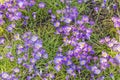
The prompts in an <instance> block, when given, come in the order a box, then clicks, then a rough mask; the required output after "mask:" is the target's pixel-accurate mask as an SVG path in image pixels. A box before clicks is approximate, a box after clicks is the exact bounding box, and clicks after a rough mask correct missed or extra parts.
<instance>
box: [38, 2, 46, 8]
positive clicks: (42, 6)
mask: <svg viewBox="0 0 120 80" xmlns="http://www.w3.org/2000/svg"><path fill="white" fill-rule="evenodd" d="M38 6H39V8H45V6H46V5H45V3H43V2H40V3H39V5H38Z"/></svg>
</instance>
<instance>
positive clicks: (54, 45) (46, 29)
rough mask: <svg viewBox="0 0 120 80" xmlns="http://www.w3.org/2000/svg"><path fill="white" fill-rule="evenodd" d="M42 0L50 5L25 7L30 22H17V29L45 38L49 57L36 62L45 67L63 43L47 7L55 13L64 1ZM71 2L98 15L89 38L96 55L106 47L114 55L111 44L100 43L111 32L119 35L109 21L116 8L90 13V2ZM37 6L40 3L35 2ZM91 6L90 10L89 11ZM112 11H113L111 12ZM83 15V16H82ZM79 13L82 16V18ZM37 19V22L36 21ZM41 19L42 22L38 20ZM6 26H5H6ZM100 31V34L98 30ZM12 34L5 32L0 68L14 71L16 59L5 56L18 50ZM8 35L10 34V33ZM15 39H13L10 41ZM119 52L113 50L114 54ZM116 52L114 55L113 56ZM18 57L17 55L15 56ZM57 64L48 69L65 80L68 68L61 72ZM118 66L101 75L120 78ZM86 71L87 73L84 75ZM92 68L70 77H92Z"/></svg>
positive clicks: (115, 79)
mask: <svg viewBox="0 0 120 80" xmlns="http://www.w3.org/2000/svg"><path fill="white" fill-rule="evenodd" d="M40 1H44V2H46V3H47V5H46V6H47V8H46V9H43V10H40V9H38V8H36V7H33V8H31V9H30V12H29V13H28V12H27V11H23V13H24V14H25V15H26V16H29V17H30V20H29V21H28V22H29V23H30V24H28V25H27V26H26V28H24V30H23V29H22V28H21V27H20V25H21V24H20V22H21V21H19V22H16V24H17V28H16V29H15V31H14V33H13V34H15V33H16V32H18V33H20V34H23V33H24V32H25V31H28V30H30V31H31V32H33V33H34V34H38V35H39V37H40V38H41V39H42V41H43V48H44V49H45V50H46V51H47V53H48V55H49V58H48V59H47V60H40V61H38V62H37V67H38V68H39V69H44V65H45V64H46V63H47V62H48V61H50V60H53V58H54V56H55V54H56V52H57V50H58V47H59V46H60V45H61V44H62V43H63V42H62V37H61V36H60V35H55V34H54V32H55V28H54V27H53V26H52V25H51V23H50V22H49V21H50V19H49V18H50V16H49V15H48V14H47V10H48V9H52V10H53V13H55V11H56V10H58V9H62V8H63V7H64V5H63V4H61V3H60V2H59V0H57V1H56V2H55V1H54V0H53V1H51V0H37V2H40ZM56 3H58V4H59V6H56ZM71 5H75V6H77V7H78V9H79V12H80V15H82V14H86V15H90V16H93V17H95V18H97V19H98V20H97V21H96V25H95V26H92V28H93V34H92V36H91V40H90V41H88V43H89V44H91V45H92V46H93V48H94V50H95V52H96V55H99V54H100V53H101V51H103V50H107V52H108V53H109V54H111V55H113V53H114V52H112V51H111V50H110V49H109V48H108V47H106V46H105V45H101V44H99V40H100V39H101V38H103V37H105V36H107V35H110V36H111V37H116V36H115V31H116V30H115V29H114V27H113V23H112V21H110V19H111V17H112V16H113V14H114V13H113V12H112V11H110V12H109V13H107V12H106V14H105V11H101V12H99V14H95V15H96V16H95V15H93V14H94V13H91V14H90V13H89V7H88V6H89V4H77V3H76V2H75V0H73V3H72V4H71ZM36 6H37V5H36ZM87 10H88V12H87ZM34 11H37V14H39V16H38V17H37V20H36V21H34V20H33V19H32V16H31V14H32V12H34ZM108 14H110V15H108ZM57 16H58V17H60V16H59V15H57ZM80 17H81V16H80ZM80 17H79V18H80ZM101 17H104V18H103V20H99V19H100V18H101ZM37 21H38V22H37ZM38 23H39V24H38ZM8 24H10V23H9V22H8V23H7V24H5V25H4V26H5V27H6V26H7V25H8ZM5 27H4V29H5ZM98 33H99V34H98ZM13 34H9V33H7V32H6V34H4V36H6V39H7V41H6V43H5V45H3V46H0V54H1V55H3V56H4V59H3V60H0V72H3V71H6V72H11V70H12V69H13V68H14V67H16V66H18V65H17V63H16V61H14V62H10V61H9V60H8V59H7V58H5V54H6V53H7V52H8V51H12V53H13V55H14V56H16V55H15V54H16V52H15V48H16V45H17V44H18V43H20V42H19V41H18V42H13V41H12V38H13ZM8 36H9V37H8ZM11 41H12V42H11ZM7 45H11V46H12V49H7V48H6V46H7ZM68 48H69V47H66V48H65V50H67V49H68ZM115 54H116V53H114V55H115ZM114 55H113V56H114ZM16 57H17V56H16ZM53 66H54V64H50V65H49V67H50V69H49V72H51V71H52V72H53V73H55V74H56V79H55V80H65V76H66V75H67V73H66V71H65V68H66V67H65V66H64V67H63V68H62V70H61V71H60V72H58V73H57V72H56V71H55V70H54V67H53ZM19 67H20V68H21V69H22V70H21V76H22V79H21V80H24V78H25V77H26V75H25V73H23V72H22V71H23V70H24V68H22V67H21V66H19ZM118 69H119V68H115V67H110V68H109V69H107V70H106V71H104V72H103V73H102V74H100V76H102V75H105V80H120V75H119V74H120V73H118V72H117V70H118ZM111 72H112V73H114V75H115V77H114V79H111V78H110V77H109V74H110V73H111ZM83 74H84V75H83ZM88 76H89V72H88V71H82V74H79V75H78V76H77V78H76V79H73V78H71V79H70V80H89V77H88ZM33 80H40V78H39V77H36V78H35V79H33Z"/></svg>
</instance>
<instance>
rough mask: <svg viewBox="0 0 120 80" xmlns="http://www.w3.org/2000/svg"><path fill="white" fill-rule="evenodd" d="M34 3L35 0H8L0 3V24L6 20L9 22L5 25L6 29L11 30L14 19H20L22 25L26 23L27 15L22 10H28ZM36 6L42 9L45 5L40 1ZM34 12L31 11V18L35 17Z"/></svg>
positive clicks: (13, 26) (13, 25)
mask: <svg viewBox="0 0 120 80" xmlns="http://www.w3.org/2000/svg"><path fill="white" fill-rule="evenodd" d="M34 5H36V1H35V0H29V1H28V0H15V1H14V0H8V1H6V2H4V4H0V25H3V24H4V23H5V22H7V21H6V20H7V19H8V21H9V22H10V25H9V26H7V31H8V32H12V31H13V29H14V28H15V21H21V23H22V24H23V25H26V24H27V20H28V19H29V16H28V15H25V14H23V12H24V11H28V7H29V8H31V7H32V6H34ZM37 5H38V8H40V9H42V8H44V7H45V3H43V2H40V3H39V4H37ZM35 13H36V12H33V18H34V19H35V18H36V17H35V16H36V14H35Z"/></svg>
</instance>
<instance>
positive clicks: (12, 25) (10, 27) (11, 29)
mask: <svg viewBox="0 0 120 80" xmlns="http://www.w3.org/2000/svg"><path fill="white" fill-rule="evenodd" d="M13 28H15V24H10V25H9V26H8V27H7V31H8V32H12V31H13Z"/></svg>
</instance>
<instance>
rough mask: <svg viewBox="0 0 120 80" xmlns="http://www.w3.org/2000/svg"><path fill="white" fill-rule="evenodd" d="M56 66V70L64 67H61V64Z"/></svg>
mask: <svg viewBox="0 0 120 80" xmlns="http://www.w3.org/2000/svg"><path fill="white" fill-rule="evenodd" d="M54 68H55V70H56V71H60V70H61V68H62V67H61V65H56V66H55V67H54Z"/></svg>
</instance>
